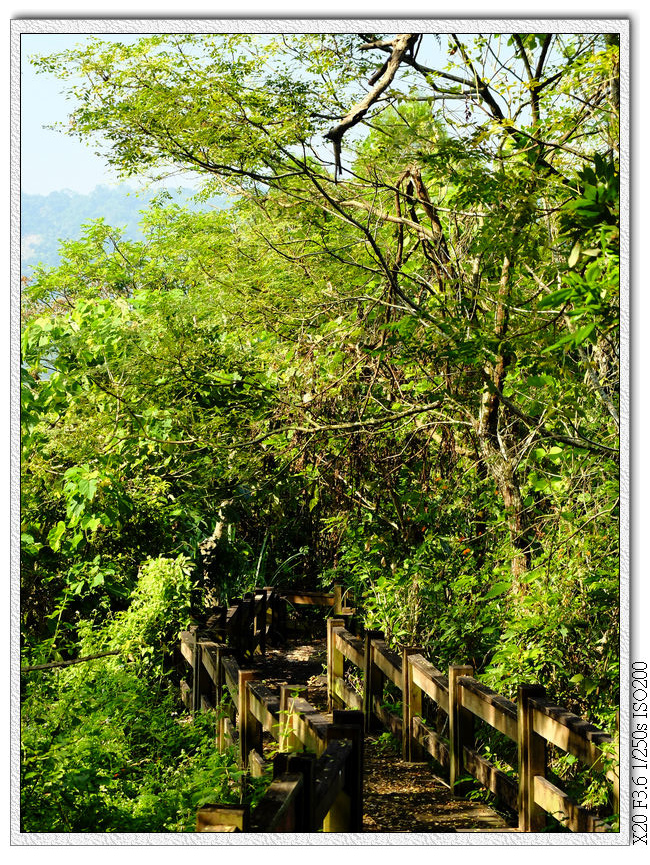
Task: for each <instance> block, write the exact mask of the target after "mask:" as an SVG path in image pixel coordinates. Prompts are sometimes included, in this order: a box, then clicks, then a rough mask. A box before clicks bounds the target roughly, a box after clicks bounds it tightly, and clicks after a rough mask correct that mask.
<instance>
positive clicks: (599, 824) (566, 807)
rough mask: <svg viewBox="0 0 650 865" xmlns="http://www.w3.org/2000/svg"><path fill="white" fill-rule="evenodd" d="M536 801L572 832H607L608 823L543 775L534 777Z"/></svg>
mask: <svg viewBox="0 0 650 865" xmlns="http://www.w3.org/2000/svg"><path fill="white" fill-rule="evenodd" d="M534 795H535V803H536V804H537V805H539V807H540V808H543V809H544V811H546V812H547V814H551V815H552V816H553V817H555V819H556V820H558V821H559V822H560V823H562V825H563V826H566V827H567V828H568V829H570V830H571V831H572V832H606V831H607V824H606V823H604V822H603V821H602V820H600V819H599V818H598V817H597V816H596V815H595V814H592V813H591V812H590V811H588V810H587V809H586V808H582V807H581V806H580V805H576V804H575V802H572V801H571V800H570V799H569V797H568V796H567V794H566V793H565V792H564V791H563V790H560V788H559V787H556V786H555V785H554V784H551V782H550V781H549V780H548V779H547V778H544V777H542V776H541V775H536V776H535V779H534Z"/></svg>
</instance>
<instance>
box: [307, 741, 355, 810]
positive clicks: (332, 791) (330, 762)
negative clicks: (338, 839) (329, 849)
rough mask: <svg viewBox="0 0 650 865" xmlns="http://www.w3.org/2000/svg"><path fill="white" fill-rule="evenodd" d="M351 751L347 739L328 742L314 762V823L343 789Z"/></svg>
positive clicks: (350, 745) (350, 744)
mask: <svg viewBox="0 0 650 865" xmlns="http://www.w3.org/2000/svg"><path fill="white" fill-rule="evenodd" d="M351 751H352V742H351V741H349V740H339V741H337V740H334V741H332V742H329V743H328V745H327V750H326V751H325V753H324V754H323V755H322V756H321V757H320V759H319V760H318V762H317V763H316V772H315V779H316V780H315V786H314V823H315V824H316V825H320V824H321V823H322V822H323V820H324V819H325V817H326V816H327V814H328V812H329V811H330V809H331V807H332V805H333V804H334V802H335V801H336V799H337V798H338V796H339V794H340V793H341V792H342V790H343V785H344V780H345V778H344V772H345V764H346V761H347V758H348V755H349V754H350V753H351Z"/></svg>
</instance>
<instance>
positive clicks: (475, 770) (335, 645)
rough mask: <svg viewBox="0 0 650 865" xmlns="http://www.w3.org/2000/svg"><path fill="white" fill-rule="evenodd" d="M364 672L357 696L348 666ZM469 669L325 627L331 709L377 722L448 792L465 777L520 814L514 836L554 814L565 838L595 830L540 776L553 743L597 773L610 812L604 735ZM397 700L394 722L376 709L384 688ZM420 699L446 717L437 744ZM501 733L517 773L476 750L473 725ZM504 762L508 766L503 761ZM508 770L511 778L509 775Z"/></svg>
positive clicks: (534, 693) (375, 637) (600, 826)
mask: <svg viewBox="0 0 650 865" xmlns="http://www.w3.org/2000/svg"><path fill="white" fill-rule="evenodd" d="M350 665H352V666H353V667H355V668H357V669H359V670H361V671H363V685H362V688H363V691H362V693H360V692H359V691H357V690H356V689H355V688H353V687H352V686H351V685H350V684H349V683H348V681H347V679H346V666H348V667H349V666H350ZM473 673H474V671H473V669H472V667H469V666H451V667H449V669H448V672H447V674H446V675H445V674H444V673H442V672H441V671H440V670H438V669H436V667H435V666H434V665H433V664H432V663H431V662H430V661H428V660H427V659H426V658H425V657H424V656H423V654H422V652H421V650H420V649H418V648H416V647H413V648H405V649H403V650H402V652H401V655H400V654H398V653H397V652H395V651H393V650H391V649H390V648H389V647H388V645H387V644H386V642H385V640H384V638H383V635H382V634H381V633H379V632H377V631H367V632H366V634H365V637H364V639H363V640H361V639H360V638H359V637H357V636H355V635H354V634H352V633H350V632H349V631H347V630H346V628H345V622H344V620H342V619H336V618H330V619H328V621H327V684H328V701H329V708H335V707H337V706H349V707H350V708H352V709H362V710H363V713H364V718H365V726H366V730H369V729H370V728H371V727H372V724H373V722H374V719H378V720H379V721H381V722H382V723H383V725H384V726H385V727H387V728H388V729H389V730H391V732H392V733H393V734H394V735H395V736H396V737H397V738H398V739H401V741H402V753H403V757H404V758H405V759H407V760H415V759H420V758H422V756H423V755H425V754H428V755H430V756H431V757H433V758H434V759H435V760H436V761H437V762H438V763H439V764H440V765H441V766H443V767H444V768H446V769H448V770H449V778H450V785H451V788H452V790H454V791H457V792H460V791H461V790H462V789H463V779H464V777H466V775H470V776H472V777H473V778H475V779H477V780H478V781H479V782H480V783H481V784H482V785H483V786H484V787H486V788H487V789H488V790H490V791H491V792H492V793H494V794H495V795H496V796H498V797H499V798H500V799H501V800H502V801H503V802H504V803H505V804H507V805H508V806H509V807H510V808H511V809H512V810H514V811H517V812H518V814H519V829H520V831H523V832H535V831H541V830H543V829H544V827H545V824H546V815H547V814H552V815H553V817H555V818H556V819H557V820H558V821H559V822H560V823H561V824H562V825H564V826H565V827H566V828H568V829H569V830H571V831H573V832H603V831H606V830H607V828H608V826H607V823H606V822H605V821H604V820H603V819H601V818H599V817H597V816H596V815H594V814H593V813H591V812H590V811H588V810H587V809H586V808H583V807H581V806H579V805H577V804H576V803H574V802H572V801H571V800H570V798H569V796H568V795H567V794H566V793H565V792H564V791H563V790H561V789H560V788H559V787H558V786H556V785H555V784H554V783H553V782H552V781H551V780H550V779H549V778H548V777H547V774H548V772H547V761H546V751H547V744H551V745H554V746H556V747H557V748H559V749H561V750H562V751H564V752H566V753H568V754H572V755H573V756H574V757H575V758H577V759H578V760H579V761H581V762H582V763H583V764H584V765H585V766H586V767H588V768H590V769H592V770H595V771H600V772H604V774H605V776H606V778H607V780H608V781H609V782H610V783H611V785H612V789H611V804H612V808H611V810H612V812H613V813H614V814H617V813H618V808H619V790H618V752H617V748H616V746H615V743H614V742H613V741H612V737H611V736H609V735H608V734H607V733H604V732H603V731H601V730H598V729H597V728H596V727H594V726H593V725H591V724H589V723H588V722H586V721H584V720H583V719H582V718H579V717H578V716H577V715H574V714H572V713H571V712H569V711H567V710H566V709H564V708H562V707H559V706H553V705H552V704H551V703H549V702H548V701H547V700H546V699H545V693H544V689H543V688H542V687H540V686H538V685H521V686H520V687H519V689H518V696H517V702H516V703H514V702H512V701H510V700H508V699H506V698H505V697H502V696H501V695H499V694H497V693H495V692H494V691H492V690H490V688H488V687H486V686H485V685H483V684H482V683H481V682H479V681H477V680H476V679H475V678H474V675H473ZM387 681H389V682H392V684H393V685H394V686H395V688H397V689H398V690H399V691H400V692H401V703H402V712H401V716H400V715H398V714H396V713H394V712H391V711H389V710H388V709H386V708H385V707H384V706H383V705H382V702H383V701H382V695H383V690H384V684H385V682H387ZM425 697H426V698H428V700H430V701H431V703H432V705H433V707H435V708H436V709H437V710H438V711H441V712H442V713H444V715H445V716H446V724H443V725H440V724H439V725H437V727H438V729H440V728H442V729H447V730H448V733H447V735H446V736H443V735H442V734H441V733H440V732H438V729H435V730H434V729H432V728H431V727H430V726H428V724H427V721H426V712H425V706H424V704H425ZM476 721H479V722H482V723H485V724H487V725H488V726H489V727H491V728H493V729H494V730H497V731H498V732H500V733H501V734H502V735H503V736H505V737H507V738H508V739H510V740H512V741H513V742H514V743H516V745H517V755H518V760H517V766H516V767H515V766H513V767H512V772H511V773H508V772H505V771H503V770H502V769H500V768H498V767H497V766H495V765H493V763H491V762H490V761H488V760H486V759H485V758H484V757H483V756H481V754H479V753H478V751H477V750H476V748H475V729H474V727H475V722H476ZM504 762H507V761H504ZM515 769H516V777H514V775H515Z"/></svg>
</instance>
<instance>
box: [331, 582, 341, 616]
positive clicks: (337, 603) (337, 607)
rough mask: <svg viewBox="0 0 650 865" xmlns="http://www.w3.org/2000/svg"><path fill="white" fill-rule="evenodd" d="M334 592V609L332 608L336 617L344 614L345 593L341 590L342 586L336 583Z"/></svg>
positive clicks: (333, 587) (333, 588)
mask: <svg viewBox="0 0 650 865" xmlns="http://www.w3.org/2000/svg"><path fill="white" fill-rule="evenodd" d="M332 591H333V593H334V607H333V608H332V612H333V614H334V615H335V616H340V615H341V613H342V612H343V593H342V590H341V584H340V583H334V585H333V586H332Z"/></svg>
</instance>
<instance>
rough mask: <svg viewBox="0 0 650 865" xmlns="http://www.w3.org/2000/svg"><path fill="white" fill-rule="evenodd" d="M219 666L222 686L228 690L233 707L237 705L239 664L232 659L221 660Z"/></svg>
mask: <svg viewBox="0 0 650 865" xmlns="http://www.w3.org/2000/svg"><path fill="white" fill-rule="evenodd" d="M221 666H222V668H223V672H224V684H225V686H226V688H227V689H228V691H229V693H230V696H231V697H232V701H233V703H234V704H235V706H238V705H239V684H238V683H239V664H238V663H237V661H236V660H235V659H234V658H223V660H222V661H221Z"/></svg>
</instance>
